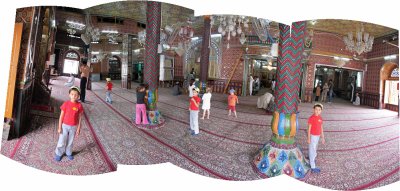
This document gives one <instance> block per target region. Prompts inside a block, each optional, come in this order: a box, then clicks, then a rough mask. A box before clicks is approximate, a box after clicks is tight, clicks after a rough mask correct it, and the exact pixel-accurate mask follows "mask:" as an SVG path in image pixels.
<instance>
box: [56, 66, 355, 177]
mask: <svg viewBox="0 0 400 191" xmlns="http://www.w3.org/2000/svg"><path fill="white" fill-rule="evenodd" d="M85 66H86V63H85V65H84V66H83V67H82V69H81V72H82V73H83V72H86V71H87V70H85V69H84V67H85ZM87 76H88V75H87ZM87 76H85V74H83V76H81V86H82V85H86V84H85V83H86V80H82V78H86V79H87ZM106 80H107V83H106V101H107V102H108V103H112V99H111V91H112V83H111V79H110V78H107V79H106ZM82 81H83V82H82ZM330 82H331V80H330ZM177 85H178V84H177ZM324 86H325V85H324ZM83 87H84V88H79V87H76V86H72V87H71V88H70V89H69V92H68V93H69V100H68V101H65V102H64V103H63V104H62V105H61V107H60V109H61V113H60V118H59V123H58V128H57V132H58V133H59V139H58V142H57V146H56V149H55V157H54V159H55V160H56V161H61V159H62V157H63V155H64V154H65V155H66V156H67V158H68V159H69V160H73V159H74V156H73V153H72V146H73V141H74V138H75V137H76V136H78V135H79V134H80V129H81V119H82V115H83V112H84V109H83V106H82V104H81V102H84V93H83V92H84V89H85V87H86V86H83ZM328 88H329V85H328ZM188 89H189V112H190V128H189V130H190V132H191V135H192V136H196V135H198V134H199V131H200V130H199V124H198V115H199V108H200V104H201V102H202V109H203V116H202V118H201V119H205V116H206V114H207V119H209V118H210V108H211V97H212V95H211V88H210V87H207V88H206V93H204V94H203V96H202V98H200V97H199V92H200V89H199V88H198V87H196V86H195V83H194V81H191V84H190V86H189V87H188ZM325 89H326V88H325ZM323 91H324V90H323ZM325 92H326V91H325ZM323 94H324V93H323ZM325 94H326V93H325ZM146 95H147V94H146V86H145V85H144V84H140V85H139V86H138V87H137V88H136V99H137V102H136V121H135V123H136V124H149V122H148V119H147V115H146V105H145V100H146V99H147V96H146ZM82 96H83V98H82ZM266 96H268V98H266V99H267V100H268V99H269V100H270V101H271V99H272V100H273V96H272V94H271V95H270V93H269V94H268V95H266ZM357 97H358V94H357ZM78 99H80V100H81V101H78ZM82 99H83V101H82ZM358 99H359V98H358ZM356 102H357V99H356ZM358 102H359V100H358ZM238 103H239V99H238V97H237V96H236V95H235V90H233V89H231V90H230V91H229V96H228V115H229V116H230V115H231V114H232V112H233V114H234V115H235V117H237V114H236V104H238ZM322 109H323V106H322V104H320V103H317V104H315V105H314V113H313V115H312V116H311V117H310V118H309V119H308V131H307V143H308V144H309V160H310V165H311V172H312V173H319V172H320V169H319V168H318V167H316V163H315V159H316V156H317V147H318V142H319V139H321V140H322V144H325V138H324V133H323V126H322V118H321V116H320V115H321V112H322Z"/></svg>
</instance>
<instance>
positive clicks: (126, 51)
mask: <svg viewBox="0 0 400 191" xmlns="http://www.w3.org/2000/svg"><path fill="white" fill-rule="evenodd" d="M121 60H122V61H121V62H122V63H121V86H122V88H126V89H131V82H130V80H131V77H130V68H132V37H131V36H130V35H128V34H124V35H123V36H122V58H121Z"/></svg>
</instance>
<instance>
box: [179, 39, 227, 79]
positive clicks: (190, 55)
mask: <svg viewBox="0 0 400 191" xmlns="http://www.w3.org/2000/svg"><path fill="white" fill-rule="evenodd" d="M202 42H203V39H198V40H195V41H192V44H191V46H190V47H189V49H188V50H187V51H186V53H185V59H184V65H183V75H184V78H185V79H186V78H187V77H188V74H189V73H190V72H191V70H192V68H194V72H195V76H194V77H195V78H198V77H199V75H200V57H201V46H202ZM210 46H211V48H210V56H209V67H208V78H209V79H218V78H219V77H220V65H221V63H222V52H221V47H220V46H221V37H211V44H210Z"/></svg>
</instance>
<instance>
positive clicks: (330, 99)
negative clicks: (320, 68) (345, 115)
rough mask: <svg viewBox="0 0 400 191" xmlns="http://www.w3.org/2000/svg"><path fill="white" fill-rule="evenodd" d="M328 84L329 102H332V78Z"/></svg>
mask: <svg viewBox="0 0 400 191" xmlns="http://www.w3.org/2000/svg"><path fill="white" fill-rule="evenodd" d="M328 86H329V92H328V96H329V97H328V103H331V102H332V97H333V82H332V79H329V83H328Z"/></svg>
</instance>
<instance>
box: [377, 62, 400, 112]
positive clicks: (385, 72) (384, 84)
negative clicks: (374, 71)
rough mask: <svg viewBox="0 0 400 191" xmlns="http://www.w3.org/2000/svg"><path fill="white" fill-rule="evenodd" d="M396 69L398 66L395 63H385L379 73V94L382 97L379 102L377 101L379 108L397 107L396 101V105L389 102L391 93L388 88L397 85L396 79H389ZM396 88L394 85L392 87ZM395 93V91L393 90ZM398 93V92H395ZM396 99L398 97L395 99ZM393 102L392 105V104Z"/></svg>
mask: <svg viewBox="0 0 400 191" xmlns="http://www.w3.org/2000/svg"><path fill="white" fill-rule="evenodd" d="M395 68H398V65H397V64H396V63H393V62H387V63H385V64H384V65H383V66H382V68H381V71H380V82H379V94H380V95H382V96H381V98H380V100H379V104H380V106H381V107H380V108H386V107H387V106H388V107H389V105H398V100H397V104H394V102H393V101H389V95H388V94H389V93H390V91H391V89H393V88H390V87H391V86H392V85H393V84H392V83H391V82H393V83H397V84H398V83H399V81H398V77H397V78H396V77H391V73H392V71H393V70H394V69H395ZM394 86H396V85H394ZM394 91H395V90H394ZM397 92H398V90H397ZM397 99H398V97H397ZM392 102H393V103H392Z"/></svg>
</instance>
